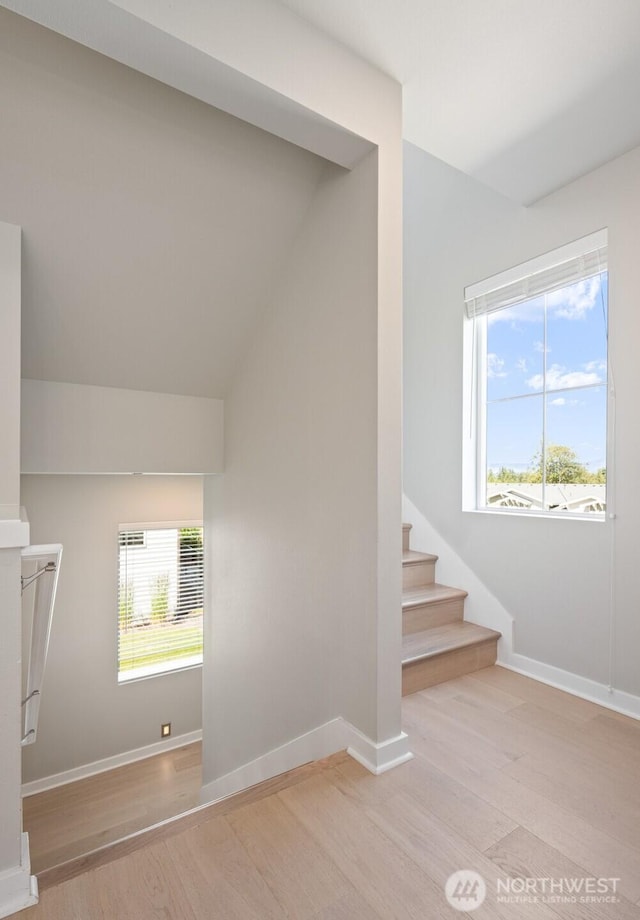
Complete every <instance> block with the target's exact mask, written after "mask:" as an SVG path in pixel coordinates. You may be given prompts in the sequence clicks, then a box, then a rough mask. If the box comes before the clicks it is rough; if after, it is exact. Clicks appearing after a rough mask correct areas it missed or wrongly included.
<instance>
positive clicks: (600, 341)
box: [537, 273, 607, 390]
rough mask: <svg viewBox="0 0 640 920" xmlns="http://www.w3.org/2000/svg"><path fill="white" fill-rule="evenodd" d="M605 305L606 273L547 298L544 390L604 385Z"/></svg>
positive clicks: (605, 346)
mask: <svg viewBox="0 0 640 920" xmlns="http://www.w3.org/2000/svg"><path fill="white" fill-rule="evenodd" d="M606 304H607V276H606V273H605V274H603V275H598V276H595V277H593V278H587V279H585V280H584V281H580V282H578V283H577V284H572V285H570V286H569V287H566V288H562V290H559V291H554V292H553V293H551V294H548V295H547V379H546V387H547V390H558V389H564V388H566V387H575V386H588V385H590V384H597V383H606V380H607V320H606ZM541 388H542V381H540V385H539V387H537V389H541Z"/></svg>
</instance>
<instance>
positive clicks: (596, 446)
mask: <svg viewBox="0 0 640 920" xmlns="http://www.w3.org/2000/svg"><path fill="white" fill-rule="evenodd" d="M546 399H547V460H546V479H547V483H548V486H547V500H548V502H549V505H550V506H557V507H558V508H559V509H560V510H567V511H594V510H595V511H603V510H604V508H605V503H606V460H607V387H606V386H601V387H589V388H588V389H584V390H571V391H569V392H567V393H565V394H560V395H559V394H557V393H550V394H548V396H547V397H546ZM587 500H588V501H587ZM585 503H586V504H588V505H589V507H583V505H584V504H585ZM567 505H568V506H569V507H566V506H567Z"/></svg>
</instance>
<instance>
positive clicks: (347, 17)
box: [280, 0, 640, 204]
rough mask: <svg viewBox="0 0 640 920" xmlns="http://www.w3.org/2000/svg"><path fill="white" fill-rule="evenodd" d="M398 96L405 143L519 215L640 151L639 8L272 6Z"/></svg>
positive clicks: (572, 2) (488, 1)
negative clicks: (337, 47)
mask: <svg viewBox="0 0 640 920" xmlns="http://www.w3.org/2000/svg"><path fill="white" fill-rule="evenodd" d="M280 2H281V3H283V4H284V5H285V6H287V7H288V8H289V9H291V10H293V11H294V12H296V13H298V14H299V15H300V16H302V17H304V18H305V19H307V20H308V21H309V22H311V23H312V24H313V25H315V26H316V27H318V28H319V29H322V30H323V31H324V32H326V33H327V34H329V35H330V36H332V37H333V38H334V39H337V40H339V41H340V42H342V43H343V44H345V45H347V46H348V47H349V48H351V49H352V50H354V51H355V52H357V53H358V54H359V55H360V56H361V57H363V58H365V59H366V60H368V61H369V62H371V63H372V64H374V65H375V66H376V67H378V68H380V69H381V70H383V71H385V72H386V73H387V74H389V75H391V76H393V77H394V78H395V79H396V80H398V81H399V82H400V83H402V84H403V86H404V125H405V127H404V135H405V138H406V139H407V140H409V141H411V142H412V143H414V144H416V145H417V146H419V147H422V148H423V149H424V150H426V151H428V152H429V153H432V154H433V155H434V156H436V157H438V158H440V159H442V160H444V161H446V162H447V163H450V164H451V165H453V166H455V167H457V168H458V169H461V170H463V171H464V172H466V173H469V174H470V175H472V176H475V177H476V178H478V179H480V180H481V181H483V182H485V183H486V184H487V185H490V186H492V187H493V188H495V189H497V190H498V191H500V192H502V193H504V194H506V195H508V196H509V197H511V198H513V199H515V200H517V201H521V202H523V203H525V204H528V203H530V202H532V201H535V200H536V199H538V198H540V197H542V196H543V195H546V194H548V193H549V192H551V191H553V190H555V189H556V188H559V187H561V186H563V185H566V184H567V183H568V182H570V181H572V180H573V179H575V178H577V177H578V176H580V175H583V174H584V173H586V172H588V171H590V170H591V169H594V168H595V167H597V166H600V165H601V164H602V163H605V162H607V161H608V160H610V159H612V158H613V157H616V156H619V155H620V154H621V153H624V152H625V151H627V150H629V149H631V148H632V147H635V146H637V145H638V144H640V103H639V98H638V97H639V91H640V2H639V0H280Z"/></svg>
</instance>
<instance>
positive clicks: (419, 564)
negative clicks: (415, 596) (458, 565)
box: [402, 549, 438, 590]
mask: <svg viewBox="0 0 640 920" xmlns="http://www.w3.org/2000/svg"><path fill="white" fill-rule="evenodd" d="M437 561H438V557H437V556H432V555H431V553H416V552H414V551H413V550H410V549H409V550H404V551H403V553H402V588H403V590H404V589H405V588H416V587H418V586H419V585H432V584H433V583H434V581H435V577H436V562H437Z"/></svg>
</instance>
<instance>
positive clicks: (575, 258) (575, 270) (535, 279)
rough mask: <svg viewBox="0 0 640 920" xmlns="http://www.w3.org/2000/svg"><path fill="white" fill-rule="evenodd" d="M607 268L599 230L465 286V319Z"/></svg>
mask: <svg viewBox="0 0 640 920" xmlns="http://www.w3.org/2000/svg"><path fill="white" fill-rule="evenodd" d="M604 271H607V231H606V230H600V231H598V232H597V233H592V234H590V235H589V236H587V237H583V238H582V239H580V240H576V241H575V242H574V243H569V244H568V245H567V246H563V247H562V248H561V249H557V250H555V252H553V253H551V254H549V255H544V256H539V257H538V258H536V259H531V260H530V261H529V262H525V263H523V264H522V265H518V266H517V267H516V268H512V269H509V270H508V271H506V272H502V273H500V274H499V275H494V276H493V277H492V278H488V279H487V280H486V281H480V282H478V283H477V284H472V285H470V286H469V287H467V288H465V292H464V294H465V309H466V314H467V316H468V317H469V318H473V317H474V316H481V315H483V314H487V313H493V312H495V311H496V310H502V309H504V308H505V307H510V306H513V305H514V304H516V303H522V302H524V301H526V300H532V299H533V298H534V297H539V296H541V295H542V294H547V293H549V292H551V291H555V290H558V289H559V288H562V287H566V286H567V285H570V284H574V283H575V282H577V281H583V280H585V279H586V278H590V277H593V276H594V275H598V274H600V273H601V272H604Z"/></svg>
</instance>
